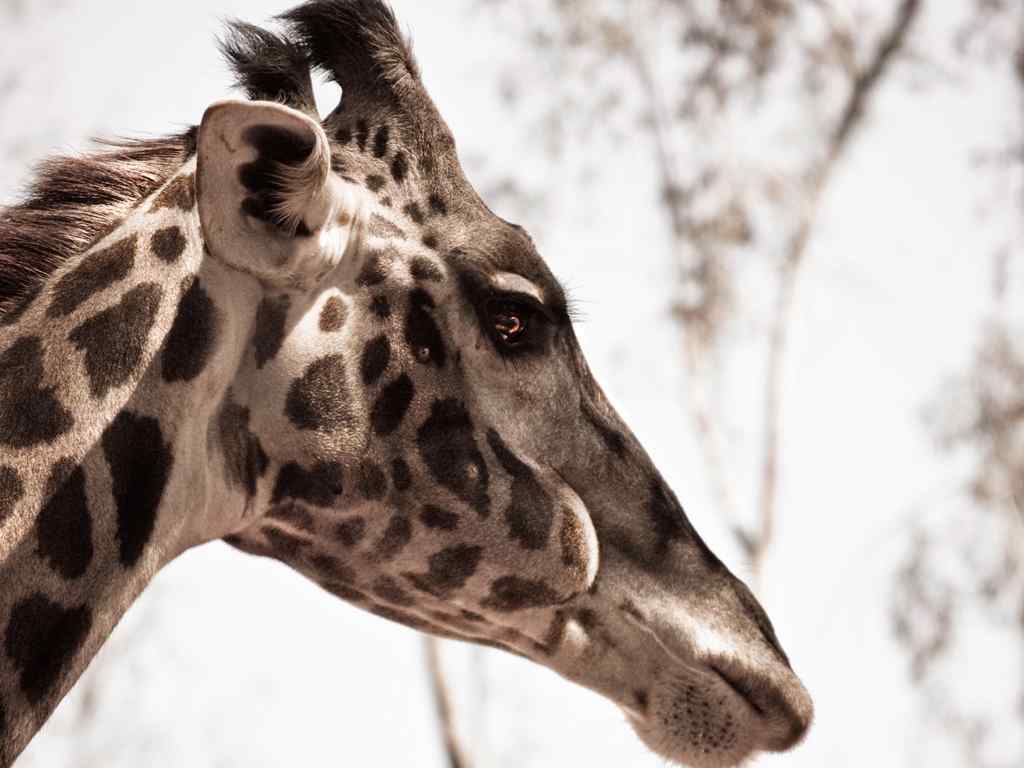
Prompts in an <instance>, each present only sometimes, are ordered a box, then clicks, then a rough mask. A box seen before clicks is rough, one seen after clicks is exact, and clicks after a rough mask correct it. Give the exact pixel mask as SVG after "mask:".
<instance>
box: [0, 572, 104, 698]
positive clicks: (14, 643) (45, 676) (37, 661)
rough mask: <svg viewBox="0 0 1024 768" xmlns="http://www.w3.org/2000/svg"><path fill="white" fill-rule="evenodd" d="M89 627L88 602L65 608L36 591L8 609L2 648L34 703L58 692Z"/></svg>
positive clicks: (26, 693)
mask: <svg viewBox="0 0 1024 768" xmlns="http://www.w3.org/2000/svg"><path fill="white" fill-rule="evenodd" d="M91 627H92V611H91V610H90V609H89V607H88V606H87V605H79V606H76V607H74V608H65V607H64V606H63V605H61V604H60V603H56V602H54V601H52V600H50V599H49V598H48V597H47V596H46V595H44V594H42V593H41V592H37V593H35V594H34V595H32V596H30V597H27V598H25V599H23V600H19V601H18V602H17V603H15V604H14V607H13V608H12V609H11V614H10V619H9V621H8V622H7V631H6V633H5V636H4V650H5V651H6V652H7V656H8V658H10V659H11V661H12V662H13V663H14V666H15V668H16V670H17V672H18V683H19V685H20V686H21V690H22V693H24V694H25V698H26V699H28V701H29V703H30V704H32V705H33V706H37V705H38V704H40V703H41V702H42V701H43V700H44V699H45V698H46V697H47V695H48V694H51V693H52V694H55V693H57V691H56V688H57V687H58V684H59V683H60V680H61V677H62V676H63V675H64V674H65V673H66V672H67V669H68V665H69V664H70V662H71V660H72V659H73V658H74V657H75V654H76V653H78V651H79V650H80V649H81V647H82V643H83V642H85V638H86V636H87V635H88V634H89V629H90V628H91Z"/></svg>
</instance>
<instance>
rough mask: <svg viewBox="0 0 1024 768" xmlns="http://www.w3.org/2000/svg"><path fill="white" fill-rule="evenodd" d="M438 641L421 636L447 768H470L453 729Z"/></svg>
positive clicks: (446, 683)
mask: <svg viewBox="0 0 1024 768" xmlns="http://www.w3.org/2000/svg"><path fill="white" fill-rule="evenodd" d="M439 645H440V641H439V640H438V639H437V638H436V637H430V636H428V635H424V636H423V650H424V653H425V654H426V661H427V673H428V674H429V675H430V686H431V689H432V692H433V695H434V706H435V708H436V709H437V721H438V726H439V727H440V728H441V738H442V740H443V742H444V748H445V752H446V753H447V755H448V765H449V768H470V766H471V763H470V761H469V759H468V758H467V756H466V751H465V749H464V748H463V746H462V742H461V740H460V739H459V735H458V731H457V730H456V728H455V715H454V712H453V710H452V699H451V693H450V692H449V690H448V681H447V679H446V678H445V674H444V669H443V668H442V667H441V653H440V648H439V647H438V646H439Z"/></svg>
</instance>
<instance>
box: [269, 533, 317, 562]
mask: <svg viewBox="0 0 1024 768" xmlns="http://www.w3.org/2000/svg"><path fill="white" fill-rule="evenodd" d="M262 531H263V535H264V536H265V537H266V538H267V543H268V544H269V545H270V549H271V551H272V552H273V555H274V557H276V558H279V559H282V560H296V559H298V558H299V557H301V556H302V553H303V552H305V551H306V550H307V549H309V548H310V547H312V546H313V541H312V540H311V539H307V538H305V537H304V536H296V535H295V534H292V533H289V532H288V531H285V530H282V529H281V528H277V527H275V526H266V527H265V528H263V529H262Z"/></svg>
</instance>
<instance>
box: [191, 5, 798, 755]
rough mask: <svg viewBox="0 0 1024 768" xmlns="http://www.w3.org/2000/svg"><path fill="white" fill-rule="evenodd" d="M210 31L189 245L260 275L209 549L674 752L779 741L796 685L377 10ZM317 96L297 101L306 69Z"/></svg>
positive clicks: (529, 245) (310, 11)
mask: <svg viewBox="0 0 1024 768" xmlns="http://www.w3.org/2000/svg"><path fill="white" fill-rule="evenodd" d="M283 19H284V21H285V24H286V26H287V30H288V32H287V34H285V35H284V36H279V35H276V34H272V33H269V32H266V31H264V30H261V29H258V28H255V27H251V26H247V25H235V26H234V28H233V31H232V34H231V36H230V37H229V40H228V42H227V44H226V46H225V48H226V52H227V54H228V56H229V59H230V60H231V62H232V64H233V66H234V68H235V71H236V73H237V74H238V77H239V80H240V82H241V84H242V85H243V86H244V87H245V88H246V89H247V91H248V94H249V96H250V98H251V100H250V101H236V102H222V103H219V104H217V105H214V106H213V107H211V108H210V109H209V110H208V111H207V113H206V115H205V117H204V119H203V122H202V125H201V127H200V129H199V133H198V157H197V161H196V162H197V167H196V193H197V199H198V206H199V212H200V220H201V226H202V232H203V237H204V240H205V246H206V249H207V251H208V255H207V258H209V259H214V260H217V261H219V262H221V263H224V264H227V265H228V266H229V267H230V268H232V269H235V270H238V271H240V272H243V273H246V274H248V275H251V276H255V277H256V278H258V281H259V284H260V286H261V290H262V292H263V298H262V300H261V302H260V304H259V308H258V310H257V312H256V319H255V323H254V331H253V338H252V342H251V344H250V345H249V346H248V351H247V352H246V354H245V356H244V358H243V361H242V363H241V366H240V369H239V371H238V373H237V375H236V377H235V379H234V381H233V383H232V387H231V389H230V390H229V396H228V397H227V398H226V399H225V401H224V403H223V405H222V406H221V409H220V414H219V416H218V422H219V426H218V429H217V430H214V432H216V434H217V435H218V436H217V437H216V438H215V439H217V440H220V441H221V442H222V443H223V444H224V446H223V447H224V451H223V455H224V456H225V467H224V468H225V471H227V472H228V473H229V474H234V475H235V476H236V478H238V479H239V480H240V482H239V483H238V485H239V487H241V488H242V489H244V495H245V497H246V499H245V505H246V508H247V509H250V510H251V512H248V513H247V515H246V517H245V518H244V520H243V522H242V524H241V525H240V526H239V528H238V530H237V531H235V532H234V533H233V534H232V535H231V536H230V537H229V538H228V541H229V542H230V543H232V544H233V545H235V546H237V547H239V548H241V549H244V550H246V551H249V552H252V553H256V554H262V555H267V556H271V557H274V558H277V559H279V560H281V561H283V562H285V563H286V564H288V565H289V566H291V567H293V568H295V569H297V570H298V571H300V572H302V573H303V574H305V575H306V576H308V577H309V578H311V579H313V580H315V581H316V582H318V583H319V584H321V585H322V586H323V587H325V588H326V589H327V590H329V591H331V592H332V593H334V594H336V595H338V596H340V597H341V598H343V599H345V600H348V601H350V602H353V603H355V604H357V605H359V606H361V607H363V608H365V609H368V610H370V611H372V612H374V613H376V614H379V615H381V616H384V617H386V618H389V619H392V620H394V621H397V622H401V623H403V624H406V625H408V626H411V627H414V628H417V629H420V630H423V631H426V632H430V633H434V634H437V635H440V636H444V637H453V638H459V639H464V640H468V641H471V642H476V643H482V644H487V645H492V646H497V647H500V648H503V649H506V650H509V651H512V652H514V653H517V654H520V655H523V656H525V657H527V658H530V659H532V660H534V661H536V662H538V663H540V664H543V665H545V666H547V667H550V668H552V669H554V670H555V671H557V672H559V673H560V674H562V675H564V676H565V677H567V678H569V679H571V680H573V681H575V682H577V683H580V684H582V685H584V686H587V687H589V688H592V689H594V690H596V691H598V692H599V693H601V694H603V695H604V696H606V697H608V698H609V699H611V700H613V701H614V702H615V703H616V704H618V705H619V706H620V707H621V708H622V709H623V710H624V711H625V713H626V714H627V716H628V718H629V720H630V722H631V723H632V724H633V726H634V728H635V729H636V731H637V733H638V734H639V736H640V737H641V739H643V740H644V742H645V743H646V744H648V745H649V746H650V747H651V748H652V749H653V750H654V751H656V752H658V753H659V754H661V755H663V756H665V757H667V758H669V759H671V760H677V761H682V762H686V763H689V764H692V765H698V766H724V765H734V764H736V763H738V762H740V761H741V760H743V759H744V758H746V757H747V756H748V755H750V754H752V753H754V752H756V751H758V750H784V749H787V748H789V747H791V746H792V745H793V744H795V743H796V742H797V741H798V740H799V739H800V738H801V737H802V735H803V734H804V732H805V731H806V729H807V727H808V725H809V723H810V720H811V713H812V705H811V701H810V698H809V697H808V695H807V693H806V692H805V690H804V688H803V687H802V686H801V684H800V682H799V680H798V679H797V677H796V676H795V675H794V673H793V672H792V670H791V669H790V665H789V661H788V660H787V658H786V655H785V653H784V652H783V650H782V648H781V646H780V645H779V642H778V640H777V639H776V636H775V633H774V631H773V629H772V625H771V623H770V621H769V620H768V617H767V616H766V615H765V612H764V611H763V610H762V608H761V607H760V605H759V604H758V603H757V601H756V599H755V598H754V597H753V596H752V595H751V593H750V591H749V590H748V589H747V588H746V586H744V584H743V583H742V582H741V581H739V580H738V579H737V578H735V577H734V576H733V575H732V574H731V573H730V572H729V570H728V569H727V568H726V567H725V566H724V565H723V564H722V562H721V561H720V560H719V559H718V558H717V557H716V556H715V555H714V554H713V553H712V552H711V551H710V549H709V548H708V547H707V546H706V545H705V543H704V542H703V541H702V540H701V538H700V536H699V535H698V534H697V532H696V531H695V530H694V529H693V527H692V526H691V524H690V522H689V521H688V519H687V517H686V514H685V513H684V511H683V509H682V507H681V506H680V504H679V503H678V501H677V500H676V497H675V495H674V494H673V493H672V491H671V490H670V489H669V488H668V487H667V485H666V484H665V482H664V480H663V479H662V478H661V476H660V474H659V473H658V471H657V469H656V468H655V467H654V466H653V464H652V462H651V460H650V459H649V458H648V456H647V455H646V453H645V452H644V450H643V448H642V447H641V446H640V444H639V443H638V442H637V440H636V438H635V437H634V436H633V435H632V434H631V433H630V431H629V429H628V428H627V427H626V426H625V424H623V423H622V421H621V419H620V418H619V417H618V415H617V414H616V412H615V410H614V409H613V408H612V406H611V405H610V404H609V402H608V400H607V399H606V397H605V396H604V394H603V393H602V391H601V388H600V387H599V386H598V384H597V383H596V382H595V380H594V378H593V376H592V375H591V373H590V371H589V369H588V367H587V364H586V362H585V360H584V357H583V354H582V352H581V350H580V347H579V344H578V343H577V340H576V337H575V335H574V332H573V326H572V321H571V317H570V313H569V311H568V308H567V302H566V296H565V293H564V291H563V290H562V288H561V287H560V286H559V284H558V282H557V281H556V280H555V278H554V277H553V276H552V274H551V272H550V270H549V269H548V267H547V266H546V264H545V263H544V261H543V259H542V258H541V257H540V255H539V254H538V253H537V250H536V248H535V246H534V244H533V242H532V241H531V239H530V237H529V236H528V235H527V234H526V232H525V231H524V230H523V229H521V228H520V227H518V226H516V225H514V224H510V223H509V222H507V221H504V220H503V219H501V218H499V217H498V216H497V215H495V214H494V213H493V212H492V211H491V210H490V209H488V207H487V206H486V205H485V204H484V203H483V202H482V201H481V199H480V198H479V196H478V195H477V194H476V192H475V191H474V190H473V188H472V187H471V186H470V185H469V183H468V182H467V181H466V179H465V177H464V175H463V173H462V170H461V168H460V165H459V162H458V159H457V156H456V152H455V143H454V140H453V138H452V136H451V133H450V131H449V130H448V128H447V126H446V125H445V123H444V121H443V120H442V119H441V117H440V115H439V114H438V113H437V110H436V109H435V107H434V105H433V103H432V102H431V100H430V99H429V97H428V96H427V94H426V92H425V91H424V89H423V86H422V84H421V82H420V78H419V74H418V70H417V67H416V64H415V62H414V61H413V58H412V56H411V53H410V51H409V49H408V47H407V44H406V43H405V41H404V40H403V38H402V36H401V34H400V33H399V31H398V29H397V25H396V23H395V19H394V17H393V15H392V13H391V11H390V10H389V9H388V8H387V7H386V6H385V5H383V4H382V3H380V2H378V1H377V0H318V1H316V2H311V3H307V4H305V5H302V6H300V7H298V8H296V9H294V10H293V11H291V12H289V13H287V14H285V16H284V17H283ZM311 65H312V66H315V67H319V68H322V69H324V70H326V71H327V72H329V73H330V74H331V75H332V76H333V77H334V78H335V79H336V80H337V82H338V83H339V84H340V85H341V88H342V99H341V103H340V105H339V106H338V107H337V108H336V109H335V110H334V111H333V112H332V113H331V114H330V115H329V116H328V117H327V118H326V119H325V120H323V121H321V120H320V119H319V117H318V115H317V111H316V107H315V104H314V101H313V96H312V88H311V86H310V80H309V68H310V66H311Z"/></svg>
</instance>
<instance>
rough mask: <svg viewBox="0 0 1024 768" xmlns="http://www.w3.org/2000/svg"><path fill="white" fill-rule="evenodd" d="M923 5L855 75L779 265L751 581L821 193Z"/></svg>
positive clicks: (763, 540)
mask: <svg viewBox="0 0 1024 768" xmlns="http://www.w3.org/2000/svg"><path fill="white" fill-rule="evenodd" d="M920 9H921V2H920V0H903V2H902V3H901V4H900V6H899V8H898V9H897V11H896V14H895V16H894V17H893V20H892V23H891V24H890V26H889V29H888V31H887V32H886V34H885V35H884V36H883V37H882V40H881V42H880V43H879V46H878V48H877V49H876V50H875V54H874V56H873V57H872V59H871V61H870V62H869V63H868V65H867V66H866V67H865V68H864V69H862V70H861V72H860V74H859V75H857V76H856V77H855V78H854V81H853V87H852V88H851V89H850V95H849V97H848V98H847V100H846V103H845V105H844V107H843V110H842V112H841V113H840V117H839V120H838V122H837V123H836V128H835V130H834V131H833V133H832V136H831V138H830V140H829V144H828V148H827V150H826V153H825V155H824V158H823V159H822V160H821V162H820V163H819V164H818V166H817V168H815V169H814V171H813V173H812V174H811V175H810V177H809V181H808V185H807V192H806V195H805V197H804V199H805V201H806V202H805V204H804V206H803V209H802V211H801V216H800V223H799V226H798V227H797V231H796V233H795V235H794V236H793V238H792V240H790V244H789V247H788V249H787V252H786V255H785V258H784V259H783V262H782V264H781V266H780V273H779V285H778V292H777V293H776V297H775V306H774V308H773V312H772V319H771V331H770V336H769V341H768V358H767V364H766V370H765V377H764V382H765V413H764V418H765V422H764V432H763V440H764V443H763V448H762V454H761V457H762V464H761V493H760V503H759V507H760V508H759V519H760V525H759V530H758V532H757V535H756V537H755V539H754V547H753V552H752V554H751V563H750V568H751V579H752V581H753V582H754V585H755V589H756V585H757V584H758V583H759V582H760V579H761V576H762V574H763V569H764V560H765V557H766V555H767V553H768V550H769V548H770V547H771V545H772V542H773V540H774V536H775V517H776V510H775V505H776V496H777V490H778V482H779V453H780V448H779V446H780V434H779V433H780V426H781V425H780V415H781V412H782V372H783V360H784V357H785V353H786V345H787V341H788V336H789V322H790V317H791V315H792V309H793V302H794V297H795V295H796V284H797V278H798V277H799V274H800V270H801V267H802V266H803V265H804V261H805V258H804V257H805V255H806V252H807V243H808V241H809V240H810V237H811V233H812V231H813V229H814V224H815V222H816V219H817V215H818V211H819V208H820V205H821V198H822V193H823V192H824V190H825V188H826V186H827V185H828V182H829V180H830V178H831V176H832V173H833V171H834V170H835V168H836V166H837V164H838V161H839V159H840V157H841V156H842V154H843V152H844V150H845V149H846V147H847V146H848V145H849V142H850V136H851V135H852V134H853V133H854V131H855V130H856V129H857V128H858V127H859V126H860V124H861V122H862V121H863V118H864V112H865V110H866V107H867V104H868V102H869V100H870V98H871V96H872V95H873V93H874V92H875V90H876V89H877V87H878V84H879V83H880V82H881V81H882V80H883V79H884V76H885V74H886V72H887V71H888V69H889V67H890V65H891V64H892V61H893V58H894V57H895V56H896V54H897V53H898V52H899V50H900V49H901V48H902V46H903V45H904V43H905V42H906V39H907V36H908V33H909V31H910V28H911V25H912V24H913V22H914V20H915V19H916V18H917V16H918V14H919V12H920Z"/></svg>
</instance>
